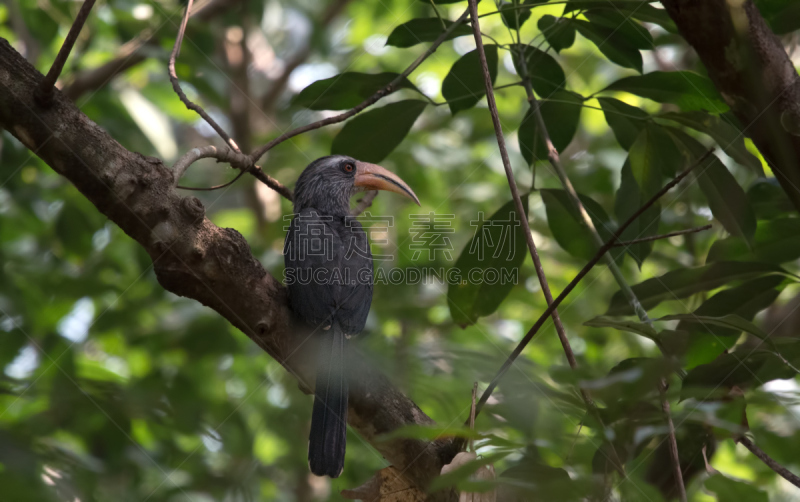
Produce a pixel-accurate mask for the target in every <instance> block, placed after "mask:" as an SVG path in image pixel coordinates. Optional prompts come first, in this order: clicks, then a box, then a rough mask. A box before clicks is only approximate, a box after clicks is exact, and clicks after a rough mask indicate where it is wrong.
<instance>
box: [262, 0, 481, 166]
mask: <svg viewBox="0 0 800 502" xmlns="http://www.w3.org/2000/svg"><path fill="white" fill-rule="evenodd" d="M468 15H469V10H465V11H464V13H463V14H462V15H461V17H459V18H458V20H456V21H455V22H454V23H453V24H451V25H450V26H448V27H447V30H445V31H444V32H442V34H441V35H439V37H438V38H437V39H436V40H435V41H434V42H433V43H432V44H431V45H430V47H428V49H427V50H426V51H425V52H424V53H423V54H422V55H420V56H419V57H418V58H417V59H416V60H414V62H413V63H411V65H409V66H408V68H406V69H405V70H404V71H403V73H401V74H400V75H398V76H397V78H395V79H394V80H392V81H391V82H389V84H388V85H387V86H386V87H384V88H382V89H380V90H379V91H377V92H376V93H375V94H373V95H372V96H370V97H368V98H367V99H365V100H364V101H362V102H361V103H360V104H358V105H357V106H356V107H355V108H352V109H350V110H348V111H346V112H344V113H340V114H339V115H336V116H334V117H329V118H326V119H323V120H318V121H317V122H312V123H311V124H307V125H304V126H302V127H298V128H296V129H293V130H291V131H288V132H285V133H283V134H281V135H280V136H278V137H277V138H275V139H273V140H272V141H270V142H269V143H267V144H266V145H263V146H261V147H259V148H257V149H256V150H255V151H254V152H253V153H252V154H250V159H251V160H252V161H253V163H255V162H258V159H260V158H261V157H262V156H263V155H264V154H265V153H267V152H268V151H270V150H271V149H272V148H274V147H275V146H277V145H279V144H281V143H283V142H284V141H286V140H287V139H289V138H293V137H295V136H297V135H298V134H302V133H304V132H308V131H313V130H314V129H319V128H320V127H325V126H327V125H331V124H338V123H339V122H344V121H345V120H347V119H349V118H350V117H352V116H354V115H356V114H358V113H359V112H361V111H363V110H364V109H365V108H367V107H368V106H371V105H373V104H375V103H376V102H378V101H379V100H380V99H381V98H383V97H385V96H388V95H389V94H391V93H393V92H394V91H396V90H397V88H398V86H399V85H400V83H401V82H402V81H403V79H405V78H407V77H408V76H409V75H410V74H411V72H413V71H414V70H416V69H417V67H418V66H419V65H421V64H422V63H423V61H425V60H426V59H428V57H430V55H431V54H433V53H434V52H436V49H437V48H438V47H439V46H440V45H441V44H442V42H444V41H445V39H447V37H448V36H449V35H450V33H452V32H453V31H454V30H455V29H456V28H457V27H459V26H460V25H461V23H463V22H464V20H465V19H466V18H467V16H468Z"/></svg>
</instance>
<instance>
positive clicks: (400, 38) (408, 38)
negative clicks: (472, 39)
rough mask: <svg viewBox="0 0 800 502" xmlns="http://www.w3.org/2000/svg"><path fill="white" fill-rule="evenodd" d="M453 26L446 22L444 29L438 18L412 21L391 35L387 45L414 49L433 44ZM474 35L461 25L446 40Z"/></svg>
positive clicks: (467, 27) (399, 27) (469, 29)
mask: <svg viewBox="0 0 800 502" xmlns="http://www.w3.org/2000/svg"><path fill="white" fill-rule="evenodd" d="M451 24H453V22H452V21H448V20H446V19H445V20H444V25H445V28H443V27H442V20H440V19H439V18H436V17H427V18H418V19H412V20H411V21H408V22H407V23H403V24H401V25H400V26H398V27H397V28H395V29H394V30H392V32H391V33H390V34H389V38H387V39H386V45H391V46H393V47H413V46H415V45H417V44H420V43H422V42H433V41H434V40H436V39H437V38H439V35H441V34H442V33H444V31H445V29H446V28H449V27H450V25H451ZM465 35H472V28H470V27H469V25H467V24H464V23H461V25H460V26H459V27H457V28H456V29H454V30H453V31H452V32H451V33H450V34H449V35H448V36H447V38H446V39H445V40H452V39H454V38H456V37H463V36H465Z"/></svg>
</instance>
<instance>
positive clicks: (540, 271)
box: [468, 0, 624, 472]
mask: <svg viewBox="0 0 800 502" xmlns="http://www.w3.org/2000/svg"><path fill="white" fill-rule="evenodd" d="M468 4H469V10H470V14H471V18H472V31H473V35H474V37H475V45H476V46H477V51H478V59H479V60H480V64H481V70H482V72H483V82H484V87H485V88H486V100H487V102H488V105H489V113H490V114H491V117H492V124H493V125H494V133H495V136H496V137H497V145H498V147H499V148H500V157H501V158H502V160H503V168H504V169H505V173H506V178H507V179H508V186H509V188H510V190H511V198H512V199H513V200H514V205H515V206H516V209H517V212H518V213H519V215H520V219H521V220H522V228H523V232H524V233H525V237H526V242H527V244H528V251H529V252H530V254H531V258H532V259H533V266H534V268H535V269H536V276H537V277H538V279H539V285H540V286H541V288H542V292H543V293H544V297H545V300H546V301H547V305H548V306H550V305H552V303H553V294H552V293H551V292H550V285H549V284H548V283H547V277H546V275H545V273H544V267H542V262H541V260H540V259H539V253H538V251H537V250H536V243H534V241H533V234H532V233H531V228H530V224H529V223H528V214H527V213H526V212H525V207H524V206H523V204H522V199H521V198H520V195H519V189H518V188H517V182H516V180H515V179H514V172H513V171H512V170H511V161H510V160H509V158H508V151H507V149H506V142H505V138H504V136H503V128H502V126H501V124H500V116H499V114H498V112H497V103H496V102H495V99H494V91H493V89H492V77H491V75H490V74H489V66H488V64H487V62H486V53H485V51H484V48H483V38H482V35H481V28H480V21H479V19H478V6H477V2H476V0H469V3H468ZM551 315H552V317H553V324H554V325H555V328H556V333H558V339H559V340H560V341H561V346H562V347H563V349H564V354H565V355H566V357H567V361H568V362H569V366H570V368H572V369H573V370H574V369H576V368H577V367H578V362H577V361H576V359H575V354H574V352H573V351H572V347H571V346H570V343H569V339H568V338H567V334H566V331H565V330H564V325H563V324H562V322H561V317H560V316H559V315H558V310H556V309H553V311H552V314H551ZM580 392H581V396H582V397H583V400H584V402H585V403H586V406H587V408H588V409H589V411H590V412H591V413H592V415H594V416H595V418H596V419H597V420H599V421H600V422H601V423H602V418H601V417H600V414H599V413H598V411H597V407H596V406H595V404H594V401H593V400H592V398H591V396H589V393H588V392H586V391H585V390H584V389H580ZM612 451H613V455H614V459H613V461H614V463H615V467H616V468H617V469H618V470H619V472H624V471H623V466H622V462H621V461H620V459H619V455H617V452H616V450H615V449H613V445H612Z"/></svg>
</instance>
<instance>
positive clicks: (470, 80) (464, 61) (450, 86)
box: [442, 44, 497, 115]
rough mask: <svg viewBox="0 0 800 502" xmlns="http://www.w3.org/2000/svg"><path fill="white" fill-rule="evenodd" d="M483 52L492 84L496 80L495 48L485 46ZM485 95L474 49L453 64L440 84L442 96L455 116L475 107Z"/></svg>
mask: <svg viewBox="0 0 800 502" xmlns="http://www.w3.org/2000/svg"><path fill="white" fill-rule="evenodd" d="M484 51H485V52H486V64H487V66H488V68H489V75H490V76H491V77H492V83H494V81H495V79H496V78H497V46H496V45H491V44H490V45H486V46H485V47H484ZM485 94H486V85H485V84H484V82H483V72H482V70H481V63H480V55H479V54H478V50H477V49H475V50H474V51H470V52H468V53H466V54H464V55H463V56H461V58H460V59H459V60H458V61H456V62H455V63H453V66H452V68H450V72H449V73H448V74H447V76H446V77H445V78H444V81H443V82H442V96H443V97H444V99H445V100H446V101H447V105H448V106H449V107H450V112H451V113H452V114H453V115H455V114H456V113H458V112H459V111H461V110H466V109H468V108H472V107H473V106H475V105H476V104H477V103H478V101H480V99H481V98H482V97H483V96H484V95H485Z"/></svg>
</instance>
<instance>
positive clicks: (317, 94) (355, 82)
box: [292, 72, 419, 110]
mask: <svg viewBox="0 0 800 502" xmlns="http://www.w3.org/2000/svg"><path fill="white" fill-rule="evenodd" d="M399 76H400V75H398V74H397V73H392V72H383V73H374V74H369V73H357V72H345V73H342V74H340V75H336V76H335V77H331V78H326V79H324V80H317V81H316V82H314V83H313V84H311V85H309V86H308V87H306V88H305V89H303V90H302V91H300V92H299V93H298V94H297V95H296V96H295V97H294V98H293V99H292V103H293V104H295V105H297V106H302V107H304V108H308V109H309V110H348V109H350V108H353V107H355V106H356V105H359V104H361V102H362V101H364V100H365V99H367V98H368V97H370V96H372V95H373V94H375V93H376V92H377V91H379V90H380V89H382V88H384V87H386V86H387V85H389V83H390V82H392V81H393V80H394V79H396V78H397V77H399ZM397 88H398V89H411V90H412V91H417V92H419V89H417V88H416V86H414V84H412V83H411V82H409V80H408V79H407V78H403V79H401V80H400V83H399V84H398V85H397Z"/></svg>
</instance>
